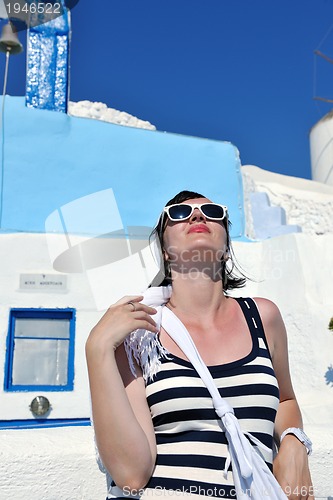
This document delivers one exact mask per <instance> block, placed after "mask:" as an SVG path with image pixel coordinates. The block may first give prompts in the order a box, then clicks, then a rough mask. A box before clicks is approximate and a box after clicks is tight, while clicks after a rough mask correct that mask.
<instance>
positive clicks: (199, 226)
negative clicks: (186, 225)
mask: <svg viewBox="0 0 333 500" xmlns="http://www.w3.org/2000/svg"><path fill="white" fill-rule="evenodd" d="M188 232H189V233H209V232H210V231H209V229H208V227H207V226H205V225H204V224H196V225H195V226H192V227H190V229H189V230H188Z"/></svg>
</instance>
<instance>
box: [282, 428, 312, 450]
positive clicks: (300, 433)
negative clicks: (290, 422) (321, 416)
mask: <svg viewBox="0 0 333 500" xmlns="http://www.w3.org/2000/svg"><path fill="white" fill-rule="evenodd" d="M287 434H293V435H294V436H295V437H297V439H298V440H299V441H300V442H301V443H302V444H304V446H305V448H306V451H307V454H308V455H310V454H311V453H312V441H311V440H310V439H309V438H308V436H307V435H306V434H305V432H304V431H303V430H302V429H299V428H298V427H289V428H288V429H286V430H285V431H283V432H282V434H281V438H280V443H282V439H283V438H284V437H285V436H286V435H287Z"/></svg>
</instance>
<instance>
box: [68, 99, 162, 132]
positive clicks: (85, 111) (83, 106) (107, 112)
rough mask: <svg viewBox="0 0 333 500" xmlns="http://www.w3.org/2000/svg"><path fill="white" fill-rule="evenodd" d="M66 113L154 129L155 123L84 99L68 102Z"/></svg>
mask: <svg viewBox="0 0 333 500" xmlns="http://www.w3.org/2000/svg"><path fill="white" fill-rule="evenodd" d="M68 114H69V115H72V116H77V117H83V118H92V119H94V120H102V121H104V122H109V123H115V124H116V125H125V126H127V127H137V128H145V129H147V130H156V127H155V125H152V124H151V123H150V122H148V121H146V120H141V119H140V118H137V117H136V116H133V115H131V114H129V113H126V111H118V110H117V109H114V108H108V107H107V105H106V104H104V103H102V102H91V101H86V100H85V101H79V102H69V103H68Z"/></svg>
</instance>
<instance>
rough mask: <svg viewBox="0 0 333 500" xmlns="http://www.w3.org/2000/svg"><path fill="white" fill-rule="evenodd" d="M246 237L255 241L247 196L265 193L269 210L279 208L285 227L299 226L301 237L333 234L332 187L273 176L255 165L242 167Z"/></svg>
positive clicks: (283, 176) (288, 177)
mask: <svg viewBox="0 0 333 500" xmlns="http://www.w3.org/2000/svg"><path fill="white" fill-rule="evenodd" d="M242 174H243V184H244V198H245V210H246V221H247V234H248V235H249V237H250V238H252V237H254V230H253V226H252V216H251V207H250V201H249V197H250V193H254V192H264V193H266V194H267V195H268V197H269V200H270V203H271V205H272V206H279V207H282V208H283V209H284V210H285V212H286V217H287V224H296V225H298V226H301V228H302V232H303V233H309V234H318V235H321V234H325V233H332V232H333V186H330V185H327V184H323V183H321V182H315V181H310V180H307V179H299V178H297V177H290V176H287V175H282V174H276V173H274V172H269V171H267V170H263V169H261V168H259V167H256V166H254V165H243V166H242Z"/></svg>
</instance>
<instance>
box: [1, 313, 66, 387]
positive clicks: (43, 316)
mask: <svg viewBox="0 0 333 500" xmlns="http://www.w3.org/2000/svg"><path fill="white" fill-rule="evenodd" d="M74 334H75V309H16V308H15V309H11V311H10V315H9V331H8V338H7V355H6V373H5V390H6V391H35V390H37V389H42V390H44V391H71V390H73V381H74Z"/></svg>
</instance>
